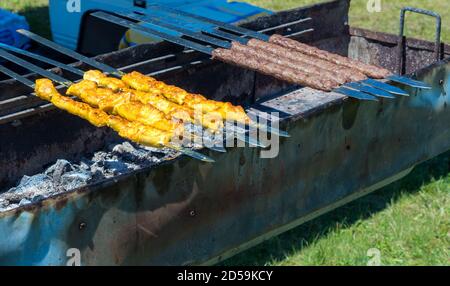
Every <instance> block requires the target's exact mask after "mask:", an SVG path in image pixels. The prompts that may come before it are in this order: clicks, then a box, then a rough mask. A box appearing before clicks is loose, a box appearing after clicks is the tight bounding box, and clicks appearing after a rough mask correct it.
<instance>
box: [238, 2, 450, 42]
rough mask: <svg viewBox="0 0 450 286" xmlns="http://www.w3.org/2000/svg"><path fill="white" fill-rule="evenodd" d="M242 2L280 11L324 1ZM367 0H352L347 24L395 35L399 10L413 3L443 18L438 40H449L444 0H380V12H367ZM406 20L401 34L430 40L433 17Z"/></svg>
mask: <svg viewBox="0 0 450 286" xmlns="http://www.w3.org/2000/svg"><path fill="white" fill-rule="evenodd" d="M246 2H250V3H252V4H255V5H258V6H260V7H265V8H268V9H271V10H282V9H290V8H295V7H299V6H303V5H310V4H314V3H318V2H326V1H317V0H249V1H246ZM367 2H368V0H352V5H351V9H350V25H352V26H355V27H360V28H368V29H371V30H376V31H381V32H387V33H394V34H397V33H398V29H399V28H398V27H399V18H400V9H401V8H402V7H405V6H413V7H417V8H423V9H428V10H433V11H435V12H438V13H440V14H441V16H442V18H443V23H442V28H443V31H442V34H443V35H442V40H443V41H445V42H450V9H449V3H448V0H432V1H427V0H395V1H394V0H381V3H382V12H381V13H369V12H368V11H367ZM406 21H407V22H406V24H407V25H406V30H405V34H406V35H407V36H413V37H418V38H423V39H428V40H434V33H435V28H434V25H435V20H434V19H433V18H431V17H428V16H418V15H408V16H407V18H406Z"/></svg>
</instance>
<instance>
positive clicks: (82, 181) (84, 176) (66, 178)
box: [60, 171, 92, 190]
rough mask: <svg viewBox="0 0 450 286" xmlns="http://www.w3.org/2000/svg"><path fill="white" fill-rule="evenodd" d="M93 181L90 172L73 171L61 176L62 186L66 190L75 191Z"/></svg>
mask: <svg viewBox="0 0 450 286" xmlns="http://www.w3.org/2000/svg"><path fill="white" fill-rule="evenodd" d="M91 179H92V175H91V174H90V172H86V171H72V172H68V173H66V174H64V175H62V176H61V180H60V185H61V186H62V187H63V188H64V189H66V190H73V189H77V188H80V187H83V186H86V185H87V184H88V183H89V181H90V180H91Z"/></svg>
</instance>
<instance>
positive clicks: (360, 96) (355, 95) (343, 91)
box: [333, 87, 378, 101]
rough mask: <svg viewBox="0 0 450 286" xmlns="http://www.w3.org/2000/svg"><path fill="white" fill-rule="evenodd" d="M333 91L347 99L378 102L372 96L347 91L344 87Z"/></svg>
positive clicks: (350, 90) (355, 91) (351, 90)
mask: <svg viewBox="0 0 450 286" xmlns="http://www.w3.org/2000/svg"><path fill="white" fill-rule="evenodd" d="M333 91H334V92H337V93H341V94H343V95H346V96H348V97H352V98H356V99H359V100H371V101H378V99H377V98H376V97H375V96H373V95H370V94H367V93H365V92H361V91H357V90H354V89H349V88H346V87H339V88H336V89H334V90H333Z"/></svg>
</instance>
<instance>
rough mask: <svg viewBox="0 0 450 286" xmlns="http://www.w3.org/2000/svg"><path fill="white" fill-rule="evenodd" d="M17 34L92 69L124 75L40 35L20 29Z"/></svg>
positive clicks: (119, 75)
mask: <svg viewBox="0 0 450 286" xmlns="http://www.w3.org/2000/svg"><path fill="white" fill-rule="evenodd" d="M17 32H18V33H19V34H21V35H24V36H26V37H28V38H30V39H32V40H33V41H36V42H38V43H40V44H42V45H44V46H47V47H49V48H52V49H53V50H55V51H58V52H60V53H62V54H65V55H67V56H70V57H71V58H74V59H77V60H79V61H81V62H83V63H86V64H88V65H90V66H92V67H95V68H97V69H99V70H102V71H104V72H106V73H109V74H112V75H115V76H118V77H121V76H123V75H124V74H123V73H122V72H120V71H118V70H117V69H115V68H113V67H110V66H108V65H105V64H103V63H101V62H98V61H96V60H94V59H91V58H88V57H86V56H83V55H81V54H79V53H77V52H74V51H72V50H71V49H68V48H65V47H63V46H61V45H58V44H56V43H54V42H52V41H49V40H47V39H46V38H43V37H41V36H39V35H36V34H34V33H32V32H30V31H27V30H24V29H19V30H17Z"/></svg>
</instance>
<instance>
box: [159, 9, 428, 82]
mask: <svg viewBox="0 0 450 286" xmlns="http://www.w3.org/2000/svg"><path fill="white" fill-rule="evenodd" d="M151 6H152V7H154V9H156V10H158V11H164V12H167V13H170V14H173V15H177V16H182V17H185V18H190V19H193V20H196V21H197V22H203V23H208V24H211V25H214V26H217V27H218V28H221V29H225V30H228V31H231V32H234V33H238V34H242V35H243V36H247V37H251V38H256V39H259V40H262V41H266V42H268V41H269V40H270V36H267V35H265V34H263V33H264V32H265V31H264V30H262V31H259V32H256V31H252V30H250V29H246V28H242V27H239V26H234V25H231V24H228V23H223V22H220V21H216V20H213V19H210V18H207V17H202V16H198V15H195V14H192V13H188V12H185V11H180V10H178V9H173V8H170V7H167V6H163V5H157V4H155V5H151ZM309 19H310V18H306V19H300V20H298V22H299V23H300V22H304V21H307V20H309ZM280 27H282V25H280ZM386 79H387V80H390V81H393V82H397V83H401V84H403V85H406V86H410V87H413V88H419V89H431V88H432V87H431V86H430V85H428V84H426V83H424V82H421V81H416V80H412V79H410V78H408V77H405V76H399V75H393V76H389V77H388V78H386Z"/></svg>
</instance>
